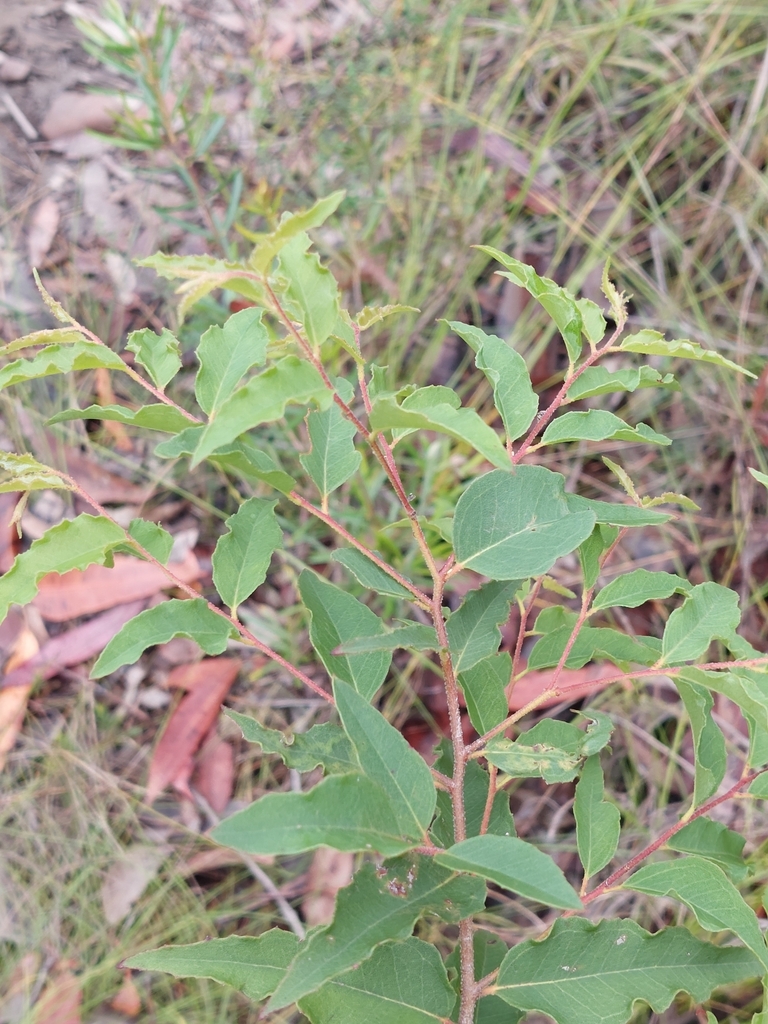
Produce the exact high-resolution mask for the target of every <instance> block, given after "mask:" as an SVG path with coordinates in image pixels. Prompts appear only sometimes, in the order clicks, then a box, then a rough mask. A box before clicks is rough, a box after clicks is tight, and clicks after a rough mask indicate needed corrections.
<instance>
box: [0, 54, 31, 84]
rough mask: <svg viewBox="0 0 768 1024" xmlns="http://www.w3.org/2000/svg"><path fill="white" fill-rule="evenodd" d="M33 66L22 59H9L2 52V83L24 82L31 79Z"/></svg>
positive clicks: (0, 79) (0, 72)
mask: <svg viewBox="0 0 768 1024" xmlns="http://www.w3.org/2000/svg"><path fill="white" fill-rule="evenodd" d="M31 70H32V65H31V64H30V63H29V61H28V60H22V59H21V57H9V56H8V54H7V53H3V52H2V50H0V82H23V81H24V79H25V78H27V77H29V72H30V71H31Z"/></svg>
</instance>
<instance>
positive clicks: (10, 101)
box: [0, 85, 40, 142]
mask: <svg viewBox="0 0 768 1024" xmlns="http://www.w3.org/2000/svg"><path fill="white" fill-rule="evenodd" d="M0 100H2V101H3V105H4V106H5V109H6V110H7V111H8V113H9V114H10V115H11V117H12V118H13V120H14V121H15V122H16V124H17V125H18V126H19V128H20V129H21V131H22V132H23V133H24V135H25V136H26V137H27V138H28V139H29V140H30V142H34V140H35V139H38V138H40V136H39V135H38V133H37V129H36V128H35V127H34V125H32V124H30V122H29V121H28V120H27V117H26V115H25V114H24V112H23V111H21V110H19V108H18V106H17V105H16V101H15V100H14V98H13V96H11V94H10V92H9V91H8V90H7V89H6V87H5V86H4V85H0Z"/></svg>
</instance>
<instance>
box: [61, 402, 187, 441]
mask: <svg viewBox="0 0 768 1024" xmlns="http://www.w3.org/2000/svg"><path fill="white" fill-rule="evenodd" d="M67 420H113V421H115V422H117V423H127V424H128V425H129V426H132V427H145V428H146V429H147V430H164V431H167V432H168V433H171V434H175V433H176V432H177V431H180V430H186V429H187V428H188V427H189V426H190V422H191V421H190V420H189V418H188V417H187V416H185V415H184V413H182V412H180V411H179V410H178V409H175V408H174V407H173V406H172V405H165V404H164V403H163V402H157V403H155V404H153V405H142V406H140V407H139V408H138V409H127V408H126V407H125V406H124V405H89V406H88V407H87V408H85V409H65V410H64V411H63V412H57V413H56V415H55V416H51V418H50V419H49V420H48V423H64V422H66V421H67ZM199 429H201V428H199Z"/></svg>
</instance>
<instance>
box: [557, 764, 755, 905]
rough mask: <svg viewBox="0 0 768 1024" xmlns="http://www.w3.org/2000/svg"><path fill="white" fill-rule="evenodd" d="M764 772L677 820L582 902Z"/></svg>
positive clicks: (746, 777)
mask: <svg viewBox="0 0 768 1024" xmlns="http://www.w3.org/2000/svg"><path fill="white" fill-rule="evenodd" d="M764 772H768V766H767V767H765V768H758V769H756V770H755V771H753V772H749V773H748V774H747V775H742V777H741V778H740V779H739V781H738V782H737V783H736V785H735V786H731V788H730V789H729V790H728V791H727V792H725V793H723V794H722V795H721V796H716V797H713V798H712V799H711V800H708V801H707V802H706V803H704V804H702V805H701V807H697V808H696V810H695V811H693V812H692V813H691V814H688V815H687V816H686V817H685V818H681V819H680V821H678V822H676V823H675V824H674V825H671V826H670V827H669V828H668V829H667V830H666V832H662V834H661V835H660V836H659V837H658V839H654V841H653V842H652V843H650V844H649V845H648V846H646V848H645V849H644V850H641V851H640V853H637V854H635V856H634V857H632V858H631V859H630V860H628V861H627V863H626V864H624V865H623V866H622V867H620V868H617V870H616V871H614V872H613V874H612V875H610V876H609V877H608V878H606V880H605V881H604V882H601V883H600V885H598V886H597V887H596V888H594V889H593V890H592V891H591V892H588V893H587V894H586V896H583V897H582V903H584V905H585V906H586V905H587V904H588V903H591V902H592V900H596V899H597V898H598V896H602V895H603V894H604V893H605V892H606V891H607V890H608V889H611V888H612V887H613V886H614V885H615V884H616V883H617V882H618V881H619V880H620V879H622V878H624V876H625V875H628V874H629V873H630V872H631V871H634V869H635V868H636V867H637V866H638V864H642V862H643V861H644V860H645V859H646V858H647V857H650V855H651V854H652V853H655V852H656V850H658V849H659V848H660V847H662V846H663V845H664V844H665V843H666V842H668V841H669V840H670V839H671V838H672V836H674V835H675V834H676V833H677V832H679V831H680V830H681V829H683V828H685V826H686V825H690V823H691V822H692V821H695V820H696V819H697V818H701V817H702V816H703V815H704V814H709V812H710V811H711V810H712V809H713V808H715V807H717V806H718V805H719V804H722V803H725V801H726V800H730V799H731V798H732V797H734V796H736V794H737V793H738V792H739V791H740V790H742V789H745V788H746V787H747V786H749V785H750V783H752V782H754V781H755V779H756V778H758V776H760V775H762V774H763V773H764ZM572 913H574V911H570V910H568V911H566V913H565V914H564V916H565V917H569V916H570V915H571V914H572ZM576 913H578V911H576Z"/></svg>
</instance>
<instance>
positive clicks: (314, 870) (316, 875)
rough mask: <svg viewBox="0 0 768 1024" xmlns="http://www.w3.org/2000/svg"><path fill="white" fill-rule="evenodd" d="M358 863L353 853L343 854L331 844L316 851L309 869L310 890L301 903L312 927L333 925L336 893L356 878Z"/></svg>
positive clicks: (305, 918) (309, 925)
mask: <svg viewBox="0 0 768 1024" xmlns="http://www.w3.org/2000/svg"><path fill="white" fill-rule="evenodd" d="M354 866H355V855H354V854H353V853H341V852H339V850H332V849H331V848H330V847H328V846H321V847H320V849H319V850H315V855H314V857H313V858H312V867H311V868H310V869H309V878H308V893H307V896H306V897H305V898H304V902H303V903H302V904H301V910H302V913H303V915H304V920H305V921H306V922H307V925H308V927H310V928H313V927H314V926H315V925H318V924H329V922H331V921H332V920H333V911H334V908H335V906H336V894H337V893H338V891H339V889H343V888H344V886H345V885H349V883H350V882H351V881H352V873H353V870H354Z"/></svg>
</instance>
